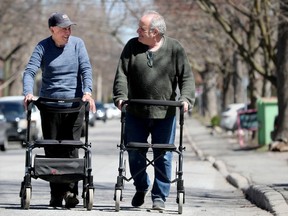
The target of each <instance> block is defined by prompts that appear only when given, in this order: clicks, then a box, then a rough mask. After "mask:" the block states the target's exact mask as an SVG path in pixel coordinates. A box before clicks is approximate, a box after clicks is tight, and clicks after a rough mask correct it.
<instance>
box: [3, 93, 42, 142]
mask: <svg viewBox="0 0 288 216" xmlns="http://www.w3.org/2000/svg"><path fill="white" fill-rule="evenodd" d="M23 99H24V97H23V96H7V97H1V98H0V110H1V111H2V113H3V114H4V116H5V118H6V120H7V123H8V128H7V131H6V133H7V138H8V141H20V142H21V144H23V141H25V140H26V131H27V120H26V111H25V108H24V105H23ZM30 134H31V137H30V138H31V139H33V140H35V139H38V138H40V137H41V136H42V130H41V117H40V112H39V110H38V109H37V107H36V106H34V107H33V108H32V113H31V130H30Z"/></svg>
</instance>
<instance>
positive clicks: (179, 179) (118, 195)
mask: <svg viewBox="0 0 288 216" xmlns="http://www.w3.org/2000/svg"><path fill="white" fill-rule="evenodd" d="M129 104H140V105H150V106H171V107H176V108H177V107H178V108H179V110H180V112H179V126H180V127H179V130H180V131H179V143H178V146H176V145H174V144H150V143H139V142H130V143H127V145H126V146H125V144H124V135H125V120H126V106H128V105H129ZM183 125H184V107H183V105H182V103H181V102H180V101H167V100H148V99H131V100H128V101H125V102H124V103H123V106H122V110H121V136H120V144H119V145H117V147H118V148H119V149H120V151H119V166H118V176H117V183H116V184H115V191H114V200H115V211H120V201H122V198H123V197H122V191H123V189H124V184H125V181H127V182H129V181H130V180H131V179H133V176H131V177H129V178H127V177H126V160H124V153H125V152H126V151H128V150H135V151H142V150H144V149H147V148H148V149H149V148H150V149H158V150H162V154H165V153H166V152H167V151H170V152H174V153H176V154H178V163H177V167H176V169H177V170H176V177H175V179H172V180H169V179H168V178H167V176H165V175H164V174H163V172H161V171H160V170H159V169H157V167H155V166H154V161H156V160H157V159H158V158H155V159H153V160H150V159H148V158H146V161H147V164H146V167H148V166H150V165H151V166H153V167H155V169H156V170H157V171H158V172H160V173H161V175H162V176H163V177H165V178H166V180H167V181H169V182H170V183H171V184H172V183H176V185H177V197H176V203H177V204H178V213H179V214H182V212H183V204H184V203H185V190H184V180H183V151H185V147H183ZM146 167H144V169H146ZM142 171H143V170H139V172H137V173H136V174H135V175H138V174H139V173H140V172H142Z"/></svg>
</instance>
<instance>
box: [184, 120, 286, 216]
mask: <svg viewBox="0 0 288 216" xmlns="http://www.w3.org/2000/svg"><path fill="white" fill-rule="evenodd" d="M184 130H185V135H186V138H187V139H188V142H189V143H190V145H191V147H192V149H193V151H194V152H195V153H196V155H197V156H198V157H199V158H200V159H201V160H206V161H209V162H210V163H211V164H212V166H213V167H214V168H215V169H216V170H218V171H219V172H220V173H221V174H222V175H223V176H224V177H225V179H226V180H227V181H228V182H229V183H230V184H231V185H233V186H234V187H236V188H238V189H240V190H242V192H243V193H244V194H245V196H246V198H247V199H248V200H249V201H250V202H252V203H253V204H255V205H256V206H257V207H259V208H261V209H264V210H266V211H269V212H270V213H272V214H273V215H275V216H287V215H288V205H287V203H286V201H285V199H284V197H283V196H282V194H281V193H279V192H277V191H276V190H274V189H273V188H271V187H269V186H266V185H253V183H252V182H251V181H250V180H249V179H248V178H246V177H245V176H243V175H240V174H239V173H235V172H234V173H230V172H229V171H228V169H227V166H226V164H225V163H224V162H223V161H221V160H217V159H216V158H214V157H213V156H211V155H206V154H205V153H204V152H203V151H202V150H201V149H199V148H198V147H197V146H196V144H195V142H194V141H193V139H192V138H191V136H190V134H189V132H188V128H187V125H186V126H185V125H184Z"/></svg>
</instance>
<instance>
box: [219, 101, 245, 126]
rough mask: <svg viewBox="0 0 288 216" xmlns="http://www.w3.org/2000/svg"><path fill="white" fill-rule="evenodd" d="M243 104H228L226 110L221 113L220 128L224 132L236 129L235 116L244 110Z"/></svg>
mask: <svg viewBox="0 0 288 216" xmlns="http://www.w3.org/2000/svg"><path fill="white" fill-rule="evenodd" d="M245 106H246V105H245V104H244V103H235V104H230V105H228V106H227V108H226V109H225V110H224V111H223V112H222V113H221V121H220V126H221V128H223V129H224V130H227V131H234V130H236V129H237V115H238V112H239V111H243V110H244V109H245Z"/></svg>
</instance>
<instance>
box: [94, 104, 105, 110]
mask: <svg viewBox="0 0 288 216" xmlns="http://www.w3.org/2000/svg"><path fill="white" fill-rule="evenodd" d="M96 109H105V108H104V105H103V104H102V103H99V102H97V103H96Z"/></svg>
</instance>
